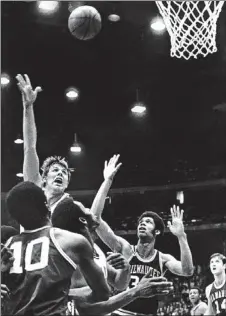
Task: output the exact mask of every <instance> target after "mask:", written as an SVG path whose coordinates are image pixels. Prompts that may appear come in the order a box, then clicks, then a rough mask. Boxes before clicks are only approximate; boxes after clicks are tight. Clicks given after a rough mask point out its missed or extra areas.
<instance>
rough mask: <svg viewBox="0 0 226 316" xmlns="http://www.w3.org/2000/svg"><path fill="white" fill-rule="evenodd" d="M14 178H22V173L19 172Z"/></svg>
mask: <svg viewBox="0 0 226 316" xmlns="http://www.w3.org/2000/svg"><path fill="white" fill-rule="evenodd" d="M16 176H17V177H18V178H23V176H24V175H23V173H21V172H19V173H17V174H16Z"/></svg>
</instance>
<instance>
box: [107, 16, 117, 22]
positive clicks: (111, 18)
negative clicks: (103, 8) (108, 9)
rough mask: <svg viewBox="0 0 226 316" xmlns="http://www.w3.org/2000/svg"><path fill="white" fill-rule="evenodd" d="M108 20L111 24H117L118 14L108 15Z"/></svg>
mask: <svg viewBox="0 0 226 316" xmlns="http://www.w3.org/2000/svg"><path fill="white" fill-rule="evenodd" d="M108 20H109V21H111V22H118V21H120V16H119V15H118V14H110V15H109V16H108Z"/></svg>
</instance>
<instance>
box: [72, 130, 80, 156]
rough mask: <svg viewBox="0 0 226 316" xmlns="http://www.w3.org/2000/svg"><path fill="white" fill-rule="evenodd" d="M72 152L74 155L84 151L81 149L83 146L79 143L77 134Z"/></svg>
mask: <svg viewBox="0 0 226 316" xmlns="http://www.w3.org/2000/svg"><path fill="white" fill-rule="evenodd" d="M70 151H71V152H72V153H80V152H81V151H82V148H81V146H80V145H79V143H78V140H77V134H76V133H75V134H74V143H73V145H72V146H71V148H70Z"/></svg>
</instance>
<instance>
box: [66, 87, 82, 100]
mask: <svg viewBox="0 0 226 316" xmlns="http://www.w3.org/2000/svg"><path fill="white" fill-rule="evenodd" d="M78 96H79V93H78V90H77V89H75V88H69V89H68V90H67V92H66V97H67V98H68V99H70V100H76V99H77V98H78Z"/></svg>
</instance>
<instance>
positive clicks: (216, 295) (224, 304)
mask: <svg viewBox="0 0 226 316" xmlns="http://www.w3.org/2000/svg"><path fill="white" fill-rule="evenodd" d="M208 294H209V295H208V296H209V299H210V301H211V303H212V307H213V310H214V313H215V315H220V316H226V281H225V282H224V284H223V285H221V286H220V287H217V286H216V285H215V283H214V282H213V283H212V284H211V285H210V290H209V293H208Z"/></svg>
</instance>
